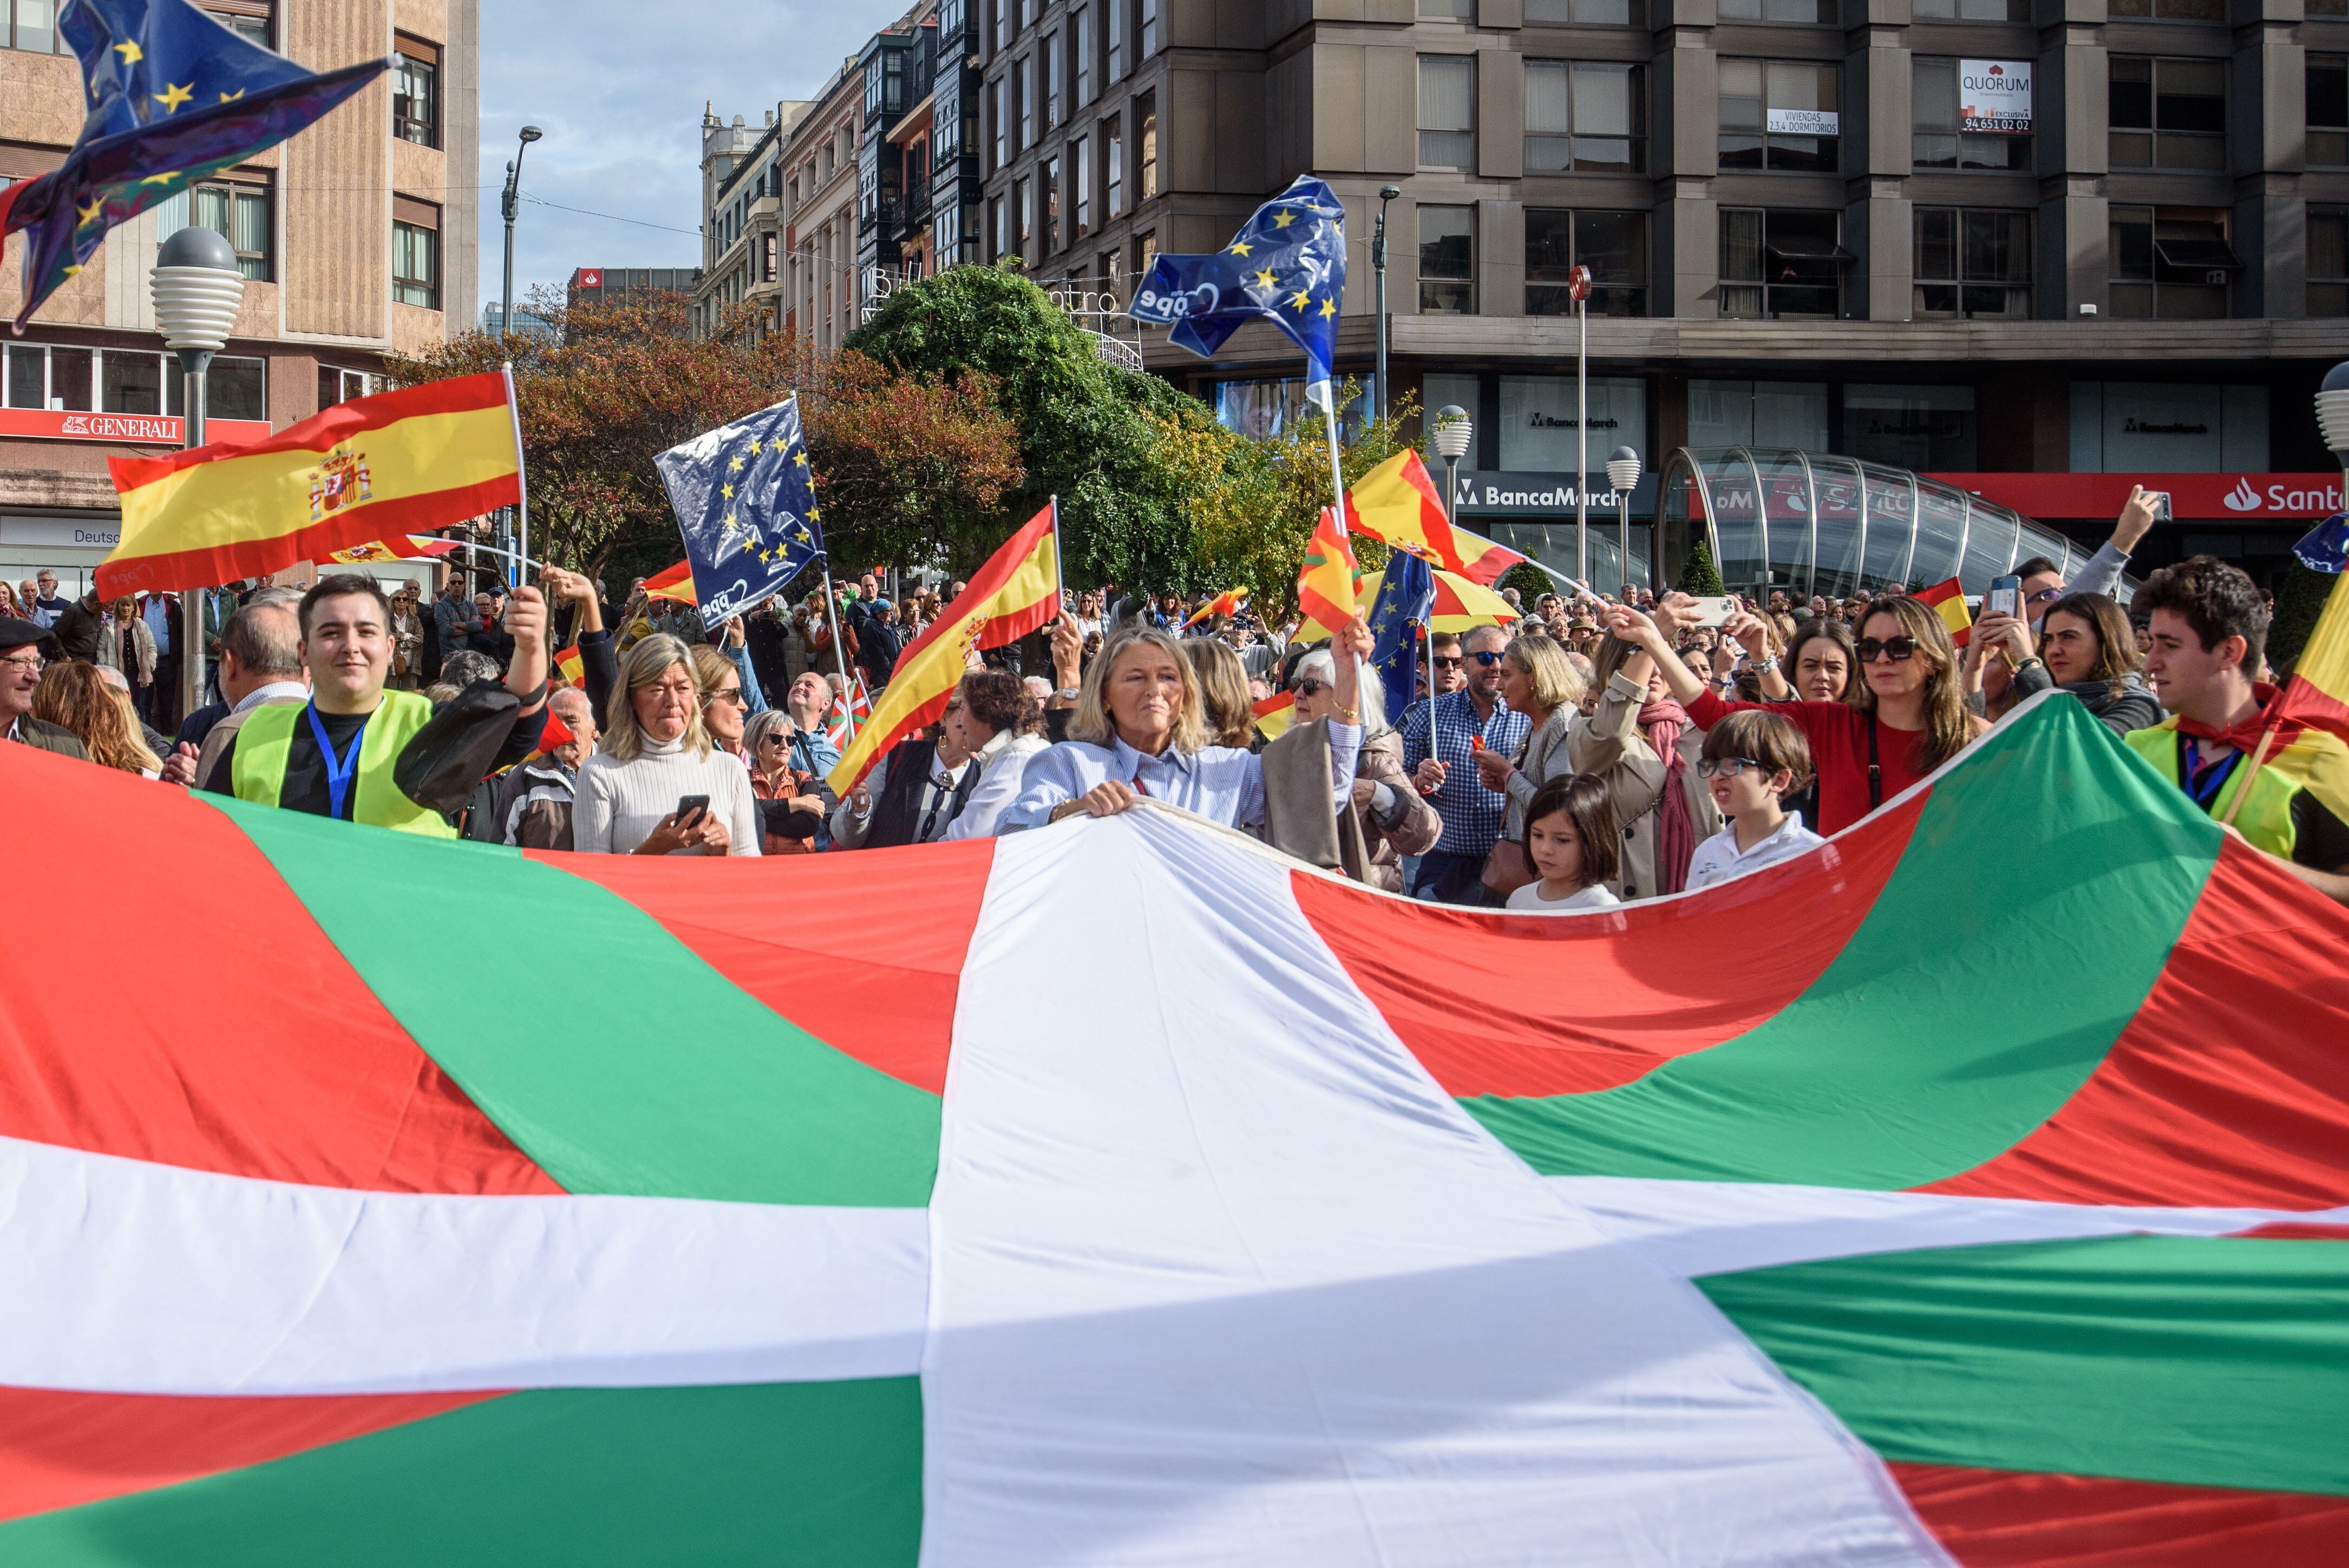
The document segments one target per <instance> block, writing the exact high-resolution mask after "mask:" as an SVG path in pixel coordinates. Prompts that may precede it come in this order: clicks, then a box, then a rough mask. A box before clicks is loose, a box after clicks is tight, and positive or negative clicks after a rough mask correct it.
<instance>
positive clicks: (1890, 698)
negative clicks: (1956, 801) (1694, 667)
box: [1609, 597, 1990, 837]
mask: <svg viewBox="0 0 2349 1568" xmlns="http://www.w3.org/2000/svg"><path fill="white" fill-rule="evenodd" d="M1620 615H1621V612H1617V613H1616V615H1615V616H1610V617H1609V619H1610V620H1613V619H1616V618H1618V617H1619V616H1620ZM1748 619H1750V617H1748ZM1743 631H1744V626H1743V624H1742V622H1733V634H1736V633H1742V632H1743ZM1618 632H1619V634H1620V635H1623V636H1626V637H1629V638H1630V639H1631V640H1633V641H1635V642H1637V643H1639V644H1640V648H1641V649H1642V651H1644V652H1645V653H1646V654H1647V655H1649V656H1650V657H1651V658H1652V659H1654V660H1655V662H1656V667H1657V670H1658V671H1659V673H1661V675H1662V676H1663V677H1664V682H1665V684H1666V685H1667V686H1669V687H1670V688H1671V693H1672V695H1673V696H1676V697H1678V698H1679V699H1680V700H1681V702H1682V703H1683V704H1684V705H1686V707H1687V708H1688V715H1689V717H1690V718H1691V719H1692V721H1693V722H1694V723H1695V725H1696V726H1697V727H1698V728H1700V729H1711V728H1712V727H1713V726H1714V725H1716V724H1719V723H1720V722H1721V721H1722V720H1723V718H1725V717H1728V716H1729V715H1730V714H1731V713H1733V712H1735V711H1736V710H1737V709H1738V708H1740V707H1766V708H1768V709H1770V710H1771V711H1773V712H1775V713H1782V714H1784V715H1785V716H1786V717H1788V718H1790V719H1792V720H1794V722H1795V724H1796V725H1797V726H1799V727H1801V729H1802V731H1803V734H1804V738H1806V740H1808V741H1809V743H1810V748H1811V760H1812V765H1813V767H1814V768H1815V769H1816V771H1817V774H1818V780H1819V821H1818V830H1819V831H1820V832H1822V833H1825V834H1827V835H1829V836H1830V837H1832V836H1833V835H1834V834H1837V833H1839V832H1841V831H1843V830H1844V829H1846V828H1848V827H1850V826H1851V825H1852V824H1853V823H1854V822H1857V821H1858V820H1860V819H1861V818H1862V817H1865V816H1867V815H1868V813H1869V812H1870V811H1872V810H1875V809H1876V808H1877V807H1878V806H1880V805H1882V804H1883V803H1884V802H1885V801H1887V800H1889V799H1892V798H1893V797H1894V796H1896V795H1898V794H1899V793H1900V791H1902V790H1903V789H1908V788H1909V786H1910V785H1911V784H1914V783H1916V782H1918V781H1919V780H1920V779H1924V778H1925V777H1926V776H1927V775H1929V774H1930V773H1931V772H1932V771H1933V770H1934V769H1937V768H1939V767H1940V766H1941V764H1943V763H1945V762H1947V761H1948V760H1950V758H1952V757H1955V756H1956V755H1957V754H1958V753H1959V752H1961V751H1962V750H1964V749H1965V748H1966V747H1967V746H1968V745H1969V744H1971V742H1972V740H1973V739H1974V738H1975V737H1976V736H1979V735H1981V734H1982V732H1983V731H1984V730H1986V729H1988V728H1989V727H1990V725H1989V722H1988V721H1987V720H1985V719H1983V718H1982V717H1980V716H1979V715H1976V714H1971V713H1969V712H1967V711H1966V699H1965V692H1964V682H1963V680H1962V679H1961V676H1960V674H1959V669H1958V652H1957V649H1956V648H1955V647H1954V646H1952V645H1951V642H1950V634H1949V630H1948V628H1947V627H1945V626H1943V625H1942V624H1941V618H1940V616H1939V615H1937V614H1934V613H1933V611H1932V610H1931V609H1930V608H1929V607H1928V606H1926V605H1923V604H1920V603H1918V602H1917V601H1916V600H1914V599H1910V598H1907V597H1892V598H1884V599H1878V600H1876V601H1875V602H1874V603H1870V604H1869V605H1868V608H1867V609H1866V610H1865V611H1864V612H1863V613H1862V614H1861V615H1860V618H1859V635H1858V637H1857V639H1856V640H1855V642H1854V645H1853V652H1854V653H1855V654H1856V655H1857V657H1858V660H1859V672H1860V682H1861V685H1860V690H1859V694H1858V697H1857V701H1856V702H1854V703H1852V704H1851V705H1849V706H1847V705H1845V704H1843V703H1839V702H1767V703H1727V702H1723V700H1722V699H1721V698H1720V697H1718V696H1714V695H1713V693H1712V692H1710V691H1708V690H1706V689H1705V687H1704V684H1703V683H1702V681H1700V680H1698V679H1697V678H1696V676H1693V675H1692V674H1690V673H1689V671H1688V669H1687V667H1686V666H1685V665H1682V663H1681V662H1680V660H1679V659H1678V658H1677V657H1676V656H1674V655H1673V653H1672V650H1671V643H1670V641H1669V639H1668V638H1667V637H1666V635H1665V634H1663V633H1662V632H1661V631H1659V630H1658V629H1657V626H1656V624H1654V623H1653V622H1650V621H1647V620H1645V618H1644V617H1642V618H1641V620H1640V624H1638V625H1632V624H1630V622H1629V621H1628V620H1626V621H1625V623H1624V624H1623V625H1622V626H1620V627H1619V628H1618ZM1740 640H1741V641H1742V640H1744V639H1743V637H1742V636H1741V638H1740ZM1762 676H1763V683H1764V689H1769V688H1770V687H1772V686H1779V685H1781V684H1782V682H1781V677H1780V676H1779V675H1778V672H1777V671H1776V669H1775V667H1772V668H1768V669H1765V670H1764V671H1763V672H1762Z"/></svg>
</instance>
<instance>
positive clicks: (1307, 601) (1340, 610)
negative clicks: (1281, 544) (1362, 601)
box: [1297, 507, 1362, 626]
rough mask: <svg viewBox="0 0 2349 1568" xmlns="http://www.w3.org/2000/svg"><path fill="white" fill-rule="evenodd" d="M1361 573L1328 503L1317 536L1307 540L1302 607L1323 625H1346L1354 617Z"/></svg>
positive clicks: (1299, 603)
mask: <svg viewBox="0 0 2349 1568" xmlns="http://www.w3.org/2000/svg"><path fill="white" fill-rule="evenodd" d="M1361 575H1362V573H1361V568H1360V567H1359V566H1357V565H1356V564H1355V563H1354V552H1353V550H1352V549H1351V548H1350V546H1348V544H1347V543H1346V531H1345V530H1344V529H1343V528H1341V527H1340V526H1339V523H1338V514H1337V513H1336V512H1334V511H1330V509H1329V508H1327V507H1324V508H1323V509H1322V511H1321V521H1319V522H1317V523H1315V524H1314V525H1313V537H1312V538H1310V539H1309V540H1307V541H1306V542H1305V568H1304V570H1303V571H1301V572H1299V573H1298V574H1297V607H1298V609H1299V611H1300V612H1301V613H1302V614H1304V616H1305V618H1306V619H1307V620H1309V621H1313V622H1317V623H1319V624H1321V625H1324V626H1342V625H1344V624H1346V623H1347V622H1349V621H1350V620H1352V619H1353V618H1354V609H1355V605H1356V603H1357V602H1358V601H1357V599H1356V596H1355V595H1356V590H1357V588H1358V587H1359V586H1360V584H1361Z"/></svg>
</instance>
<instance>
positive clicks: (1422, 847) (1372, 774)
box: [1192, 638, 1444, 892]
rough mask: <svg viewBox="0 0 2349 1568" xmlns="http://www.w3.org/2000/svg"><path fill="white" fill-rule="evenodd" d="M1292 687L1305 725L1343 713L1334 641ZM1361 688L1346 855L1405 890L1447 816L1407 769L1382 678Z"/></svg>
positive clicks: (1342, 833)
mask: <svg viewBox="0 0 2349 1568" xmlns="http://www.w3.org/2000/svg"><path fill="white" fill-rule="evenodd" d="M1192 640H1193V641H1197V639H1196V638H1194V639H1192ZM1288 692H1289V695H1290V696H1293V697H1295V698H1296V699H1297V718H1296V722H1297V723H1298V724H1299V725H1308V724H1311V723H1312V722H1313V721H1314V720H1315V719H1317V718H1330V719H1334V718H1335V717H1337V714H1338V661H1337V660H1336V659H1334V658H1332V657H1330V650H1329V649H1327V648H1316V649H1314V650H1313V651H1312V652H1311V653H1309V654H1307V655H1305V656H1304V657H1303V658H1301V659H1299V660H1298V661H1297V667H1296V669H1295V670H1294V671H1293V672H1291V674H1290V676H1289V677H1288ZM1360 696H1361V712H1362V747H1361V750H1360V751H1358V752H1356V753H1355V756H1354V794H1353V799H1352V802H1351V804H1350V805H1348V806H1346V807H1345V808H1344V809H1343V810H1340V812H1339V813H1338V848H1339V855H1340V864H1341V865H1343V866H1344V867H1345V871H1346V874H1347V875H1349V876H1351V877H1353V878H1354V879H1355V880H1356V881H1358V882H1368V883H1369V884H1370V885H1371V886H1372V887H1382V888H1384V889H1386V890H1387V891H1388V892H1402V857H1403V856H1405V855H1423V854H1425V853H1426V852H1427V851H1430V850H1432V849H1433V848H1434V847H1435V841H1436V840H1437V839H1438V838H1440V837H1441V836H1442V835H1443V832H1444V819H1443V818H1441V817H1439V816H1437V815H1436V814H1435V808H1434V807H1433V806H1431V805H1429V804H1428V802H1427V799H1426V797H1425V796H1423V795H1422V794H1421V793H1420V792H1419V791H1418V790H1417V789H1413V787H1412V782H1411V776H1410V775H1409V774H1407V773H1405V772H1404V771H1403V770H1402V734H1401V732H1399V731H1398V730H1396V729H1394V728H1393V727H1392V726H1390V725H1389V724H1388V723H1387V722H1386V702H1385V693H1384V692H1383V691H1382V690H1381V687H1380V685H1379V683H1378V682H1377V681H1374V680H1373V681H1364V682H1363V683H1362V686H1361V694H1360ZM1348 818H1351V819H1352V827H1353V828H1358V829H1360V830H1361V851H1360V857H1359V858H1360V862H1361V863H1360V864H1354V863H1350V862H1351V861H1352V860H1353V859H1354V858H1355V857H1354V852H1353V850H1352V845H1353V841H1354V839H1353V832H1352V831H1351V830H1350V828H1349V824H1348V821H1347V819H1348Z"/></svg>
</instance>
